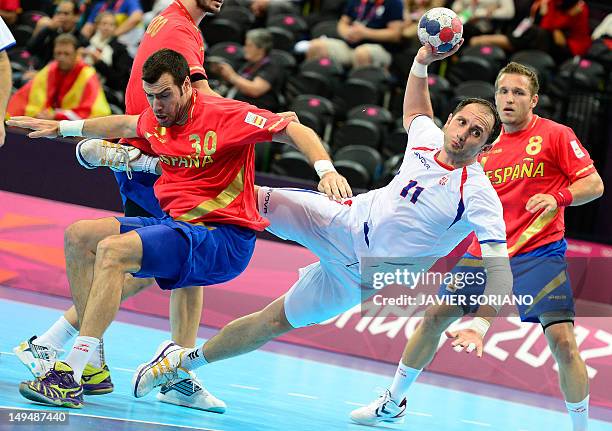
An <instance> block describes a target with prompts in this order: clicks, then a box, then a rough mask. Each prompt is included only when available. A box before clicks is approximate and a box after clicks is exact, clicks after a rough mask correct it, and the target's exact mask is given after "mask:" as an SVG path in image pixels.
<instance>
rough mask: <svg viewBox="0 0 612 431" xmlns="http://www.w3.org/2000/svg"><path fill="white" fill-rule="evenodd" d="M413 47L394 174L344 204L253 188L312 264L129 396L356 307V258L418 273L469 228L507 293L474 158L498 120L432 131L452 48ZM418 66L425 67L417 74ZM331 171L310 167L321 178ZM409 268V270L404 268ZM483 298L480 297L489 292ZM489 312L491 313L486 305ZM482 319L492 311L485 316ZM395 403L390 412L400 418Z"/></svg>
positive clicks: (470, 342) (496, 230) (159, 363)
mask: <svg viewBox="0 0 612 431" xmlns="http://www.w3.org/2000/svg"><path fill="white" fill-rule="evenodd" d="M458 48H459V47H457V48H456V49H454V50H453V51H451V52H449V53H446V54H434V53H433V52H432V49H431V47H427V48H425V47H424V48H421V50H420V51H419V53H418V54H417V57H416V62H415V66H413V70H412V72H411V74H410V77H409V79H408V83H407V87H406V95H405V99H404V125H405V127H406V129H407V131H408V145H407V150H406V154H405V156H404V160H403V163H402V165H401V168H400V171H399V173H398V175H397V176H396V177H395V178H394V179H393V181H391V183H390V184H388V185H387V186H386V187H383V188H381V189H378V190H373V191H371V192H369V193H366V194H363V195H360V196H357V197H355V198H352V199H347V200H344V201H342V202H336V201H331V200H329V199H328V198H327V197H326V196H325V195H323V194H319V193H316V192H313V191H308V190H300V189H273V188H267V187H261V188H259V189H258V205H259V211H260V212H261V214H262V215H263V216H265V217H267V218H268V219H269V220H270V223H271V225H270V227H269V230H270V231H271V232H272V233H274V234H275V235H277V236H279V237H281V238H285V239H291V240H293V241H296V242H298V243H300V244H302V245H304V246H305V247H307V248H309V249H310V250H311V251H312V252H313V253H315V254H316V255H317V256H318V257H319V259H320V260H319V261H318V262H316V263H314V264H312V265H309V266H307V267H306V268H302V269H301V270H300V276H299V280H298V281H297V282H296V283H295V284H294V285H293V287H291V289H290V290H289V291H288V292H287V294H285V295H284V296H282V297H280V298H278V299H277V300H275V301H274V302H272V303H271V304H270V305H268V306H267V307H266V308H265V309H263V310H261V311H259V312H256V313H254V314H251V315H248V316H245V317H242V318H240V319H237V320H235V321H233V322H231V323H229V324H228V325H227V326H225V327H224V328H223V329H222V330H221V331H220V333H219V334H217V335H216V336H214V337H213V338H211V339H210V340H209V341H208V342H207V343H205V344H204V345H203V346H200V347H198V348H195V349H184V348H181V347H179V346H176V345H173V344H172V343H166V344H163V345H161V346H160V348H159V349H158V351H157V352H156V354H155V357H154V359H153V360H151V361H150V362H148V363H145V364H142V365H141V366H139V367H138V370H137V371H136V373H135V374H134V378H133V389H134V395H135V396H136V397H141V396H144V395H146V394H147V393H148V392H149V391H151V390H152V389H153V388H154V387H155V386H158V385H161V384H163V383H166V382H167V381H172V380H173V379H174V378H175V377H176V373H177V370H178V369H179V368H182V369H188V370H190V369H194V368H196V367H198V366H201V365H204V364H206V363H208V362H214V361H218V360H221V359H225V358H229V357H232V356H236V355H238V354H242V353H246V352H248V351H251V350H254V349H256V348H258V347H260V346H261V345H263V344H264V343H266V342H267V341H269V340H270V339H272V338H274V337H277V336H279V335H281V334H283V333H286V332H288V331H290V330H292V329H294V328H299V327H303V326H307V325H310V324H316V323H320V322H322V321H324V320H327V319H329V318H331V317H333V316H336V315H337V314H338V313H341V312H343V311H346V310H348V309H350V308H351V307H353V306H355V305H357V304H359V303H360V302H361V299H362V286H364V287H363V288H364V289H367V288H368V284H367V282H366V283H365V285H363V284H362V280H361V274H360V265H359V262H360V261H361V259H362V258H363V257H366V256H368V257H369V256H375V257H381V258H386V257H402V258H405V260H406V262H408V263H414V262H418V263H419V264H420V265H421V266H422V267H423V268H424V269H428V268H429V266H430V265H431V264H432V263H433V262H434V261H435V259H436V256H438V257H439V256H444V255H446V254H447V253H448V252H449V251H451V250H452V249H453V248H454V247H455V246H456V245H457V244H458V243H459V242H460V241H461V240H462V239H463V238H465V237H466V236H467V235H468V234H469V233H470V232H471V231H472V230H474V231H476V233H477V234H478V235H479V236H478V237H479V238H481V242H483V248H484V249H485V250H486V251H485V253H484V255H485V256H486V257H485V258H484V259H483V260H484V261H485V263H484V264H485V266H486V267H487V275H488V277H487V281H488V283H487V290H488V291H489V293H490V292H491V287H495V286H497V287H498V288H500V289H501V291H502V292H510V289H511V287H512V274H511V271H510V267H509V265H508V262H507V259H501V260H500V259H499V258H495V259H493V258H491V256H499V257H507V250H506V246H505V239H506V236H505V224H504V220H503V215H502V206H501V203H500V201H499V198H498V197H497V194H496V193H495V191H494V190H493V187H492V185H491V183H490V181H489V180H488V179H487V177H486V176H485V174H484V172H483V170H482V168H481V167H480V165H479V164H478V163H477V162H476V157H477V155H478V154H479V153H480V152H481V151H483V150H487V149H488V148H490V146H491V143H492V142H493V141H494V139H495V138H496V137H497V135H498V134H499V131H500V128H501V125H500V120H499V116H498V115H497V112H496V110H495V107H494V106H493V105H492V104H491V103H489V102H487V101H484V100H482V99H469V100H467V101H464V102H462V103H461V104H460V105H459V106H458V107H457V109H456V110H455V112H454V113H453V114H452V115H451V116H449V119H448V121H447V123H446V125H445V127H444V130H440V129H439V128H438V127H437V126H435V124H434V122H433V120H432V117H433V112H432V108H431V102H430V98H429V91H428V87H427V79H425V77H426V66H425V65H427V64H430V63H431V62H433V61H435V60H439V59H442V58H445V57H447V56H449V55H452V54H454V52H456V50H457V49H458ZM424 70H425V71H424ZM330 169H333V165H331V163H329V165H327V166H318V169H317V170H318V172H319V174H320V175H322V174H324V173H325V172H326V171H327V170H330ZM411 270H414V267H411ZM487 294H488V293H487ZM486 308H487V307H481V309H482V311H479V312H481V313H482V312H488V313H489V316H490V315H492V314H495V313H496V311H497V310H486ZM484 317H485V315H482V316H480V317H477V318H476V319H475V324H474V325H473V326H472V327H471V328H470V329H466V330H463V331H460V333H458V334H457V337H456V339H455V340H454V341H453V345H454V346H462V347H467V348H468V350H472V349H474V348H477V350H478V353H479V354H481V349H482V335H483V334H482V332H483V331H482V330H481V327H482V326H483V325H484V324H488V320H485V318H484ZM487 319H490V317H487ZM402 414H403V410H402V409H401V408H400V410H398V411H397V412H396V413H395V415H399V416H401V415H402Z"/></svg>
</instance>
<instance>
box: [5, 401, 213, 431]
mask: <svg viewBox="0 0 612 431" xmlns="http://www.w3.org/2000/svg"><path fill="white" fill-rule="evenodd" d="M48 407H49V408H50V409H52V408H53V406H48ZM0 409H5V410H28V411H32V410H36V409H28V408H25V407H12V406H0ZM57 411H58V412H65V413H68V415H69V416H82V417H88V418H97V419H108V420H112V421H121V422H133V423H139V424H149V425H161V426H166V427H176V428H186V429H196V430H202V431H223V430H221V429H218V428H200V427H194V426H190V425H174V424H167V423H164V422H153V421H142V420H138V419H125V418H115V417H111V416H100V415H89V414H85V413H73V412H72V411H69V410H57Z"/></svg>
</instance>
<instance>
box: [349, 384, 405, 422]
mask: <svg viewBox="0 0 612 431" xmlns="http://www.w3.org/2000/svg"><path fill="white" fill-rule="evenodd" d="M405 414H406V398H404V399H403V400H402V402H401V403H399V405H398V404H396V403H395V401H393V400H392V399H391V392H389V390H388V389H386V390H385V393H384V394H382V395H381V396H380V397H378V398H377V399H376V400H374V401H372V402H371V403H370V404H368V405H367V406H365V407H359V408H358V409H355V410H353V411H352V412H351V419H352V420H353V422H357V423H358V424H361V425H377V424H379V423H381V422H392V423H401V422H403V421H404V415H405Z"/></svg>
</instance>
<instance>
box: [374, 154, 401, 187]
mask: <svg viewBox="0 0 612 431" xmlns="http://www.w3.org/2000/svg"><path fill="white" fill-rule="evenodd" d="M403 160H404V153H400V154H394V155H393V156H391V157H389V158H388V159H387V160H385V163H384V164H383V168H382V173H381V175H380V177H379V178H378V180H376V181H375V182H374V184H373V186H374V188H378V187H384V186H386V185H387V184H389V183H390V182H391V180H393V177H394V176H395V175H397V171H398V170H399V168H400V166H401V164H402V161H403Z"/></svg>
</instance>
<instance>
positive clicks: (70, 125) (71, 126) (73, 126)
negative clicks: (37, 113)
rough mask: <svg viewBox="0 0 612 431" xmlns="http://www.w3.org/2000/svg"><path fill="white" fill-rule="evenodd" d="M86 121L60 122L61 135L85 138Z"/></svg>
mask: <svg viewBox="0 0 612 431" xmlns="http://www.w3.org/2000/svg"><path fill="white" fill-rule="evenodd" d="M84 124H85V120H75V121H70V120H62V121H60V122H59V135H60V136H63V137H66V136H83V125H84Z"/></svg>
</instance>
